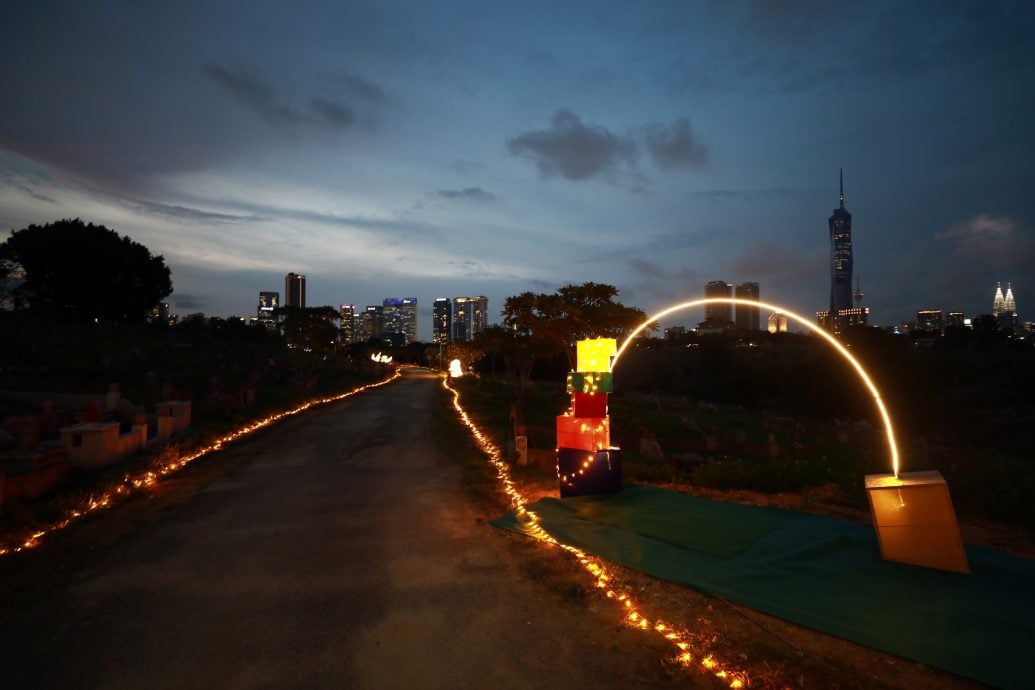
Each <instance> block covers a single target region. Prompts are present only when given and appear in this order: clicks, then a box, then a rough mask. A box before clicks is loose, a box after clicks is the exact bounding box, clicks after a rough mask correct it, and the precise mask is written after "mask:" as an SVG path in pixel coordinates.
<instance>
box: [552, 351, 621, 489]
mask: <svg viewBox="0 0 1035 690" xmlns="http://www.w3.org/2000/svg"><path fill="white" fill-rule="evenodd" d="M576 347H577V351H576V355H577V357H576V366H575V371H573V372H571V373H569V374H568V381H567V389H568V392H569V393H570V394H571V409H570V410H569V411H568V413H566V414H562V415H559V416H558V417H557V478H558V480H559V482H560V489H561V497H562V498H563V497H567V496H584V495H587V494H613V493H617V492H619V491H621V490H622V466H621V463H620V462H619V457H618V449H617V448H613V447H611V419H610V417H608V414H607V394H608V393H611V392H613V391H614V378H613V377H612V376H611V359H612V358H613V357H614V356H615V353H616V352H617V343H616V342H615V340H614V338H596V339H592V340H580V341H579V342H578V344H577V346H576Z"/></svg>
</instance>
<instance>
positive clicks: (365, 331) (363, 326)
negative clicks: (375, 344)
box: [359, 304, 385, 342]
mask: <svg viewBox="0 0 1035 690" xmlns="http://www.w3.org/2000/svg"><path fill="white" fill-rule="evenodd" d="M384 326H385V322H384V307H383V306H381V305H380V304H372V305H370V306H368V307H367V308H366V309H364V310H363V313H362V314H360V315H359V334H360V336H359V337H360V340H361V342H366V341H368V340H370V339H371V338H376V339H378V340H381V339H382V338H384V335H385V328H384Z"/></svg>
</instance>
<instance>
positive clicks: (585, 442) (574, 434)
mask: <svg viewBox="0 0 1035 690" xmlns="http://www.w3.org/2000/svg"><path fill="white" fill-rule="evenodd" d="M610 445H611V420H610V419H608V418H607V417H573V416H571V415H566V414H562V415H559V416H558V417H557V447H558V448H571V449H574V450H600V449H602V448H607V447H609V446H610Z"/></svg>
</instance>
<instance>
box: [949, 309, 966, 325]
mask: <svg viewBox="0 0 1035 690" xmlns="http://www.w3.org/2000/svg"><path fill="white" fill-rule="evenodd" d="M966 325H967V317H966V315H965V314H964V313H963V312H961V311H950V312H949V313H948V314H946V315H945V327H946V328H948V327H949V326H961V327H962V326H966Z"/></svg>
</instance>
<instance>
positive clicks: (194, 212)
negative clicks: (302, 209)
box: [113, 197, 267, 225]
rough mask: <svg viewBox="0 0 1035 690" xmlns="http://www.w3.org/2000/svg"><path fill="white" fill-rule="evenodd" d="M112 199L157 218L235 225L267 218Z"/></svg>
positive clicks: (259, 221) (261, 220) (258, 221)
mask: <svg viewBox="0 0 1035 690" xmlns="http://www.w3.org/2000/svg"><path fill="white" fill-rule="evenodd" d="M113 199H114V200H116V201H118V202H120V203H124V205H126V206H128V207H129V208H131V209H133V210H134V211H136V212H137V213H141V214H144V215H149V216H155V217H158V218H168V219H172V220H178V221H187V222H191V223H207V224H218V225H227V224H230V225H237V224H241V223H261V222H263V221H265V220H267V219H266V218H264V217H262V216H259V215H247V216H241V215H234V214H230V213H215V212H213V211H202V210H200V209H196V208H190V207H188V206H176V205H171V204H159V203H155V202H152V201H125V202H122V200H119V199H117V198H115V197H113Z"/></svg>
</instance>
